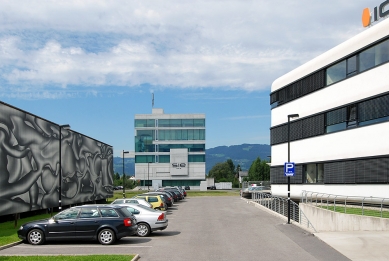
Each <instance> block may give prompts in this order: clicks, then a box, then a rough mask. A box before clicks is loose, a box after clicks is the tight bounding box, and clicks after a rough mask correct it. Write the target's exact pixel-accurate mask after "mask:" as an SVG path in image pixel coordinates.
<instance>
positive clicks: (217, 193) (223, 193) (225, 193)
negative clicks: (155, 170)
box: [108, 189, 240, 202]
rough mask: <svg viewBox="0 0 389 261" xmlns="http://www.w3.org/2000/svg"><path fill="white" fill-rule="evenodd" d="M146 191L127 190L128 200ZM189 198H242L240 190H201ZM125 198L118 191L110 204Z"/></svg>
mask: <svg viewBox="0 0 389 261" xmlns="http://www.w3.org/2000/svg"><path fill="white" fill-rule="evenodd" d="M145 192H147V191H145V190H136V191H133V190H126V198H132V197H134V196H136V195H138V194H142V193H145ZM186 194H187V197H188V198H190V197H202V196H240V194H239V190H238V189H236V190H207V191H199V190H187V191H186ZM118 198H123V191H119V190H116V191H115V192H114V194H113V198H109V199H108V202H112V201H114V200H115V199H118Z"/></svg>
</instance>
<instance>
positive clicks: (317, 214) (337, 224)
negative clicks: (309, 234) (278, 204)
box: [299, 203, 389, 232]
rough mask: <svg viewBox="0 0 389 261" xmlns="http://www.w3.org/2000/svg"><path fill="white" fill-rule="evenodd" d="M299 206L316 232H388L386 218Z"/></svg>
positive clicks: (305, 205) (306, 205) (304, 205)
mask: <svg viewBox="0 0 389 261" xmlns="http://www.w3.org/2000/svg"><path fill="white" fill-rule="evenodd" d="M299 206H300V209H301V210H302V211H303V212H304V214H305V216H306V217H307V218H308V220H309V221H310V222H311V223H312V224H313V226H314V228H315V229H316V231H317V232H324V231H388V230H389V219H387V218H377V217H367V216H360V215H350V214H342V213H337V212H333V211H330V210H326V209H321V208H318V207H315V206H312V205H310V204H304V203H300V204H299Z"/></svg>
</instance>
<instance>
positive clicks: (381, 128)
mask: <svg viewBox="0 0 389 261" xmlns="http://www.w3.org/2000/svg"><path fill="white" fill-rule="evenodd" d="M388 33H389V19H387V20H384V21H382V22H380V23H379V24H377V25H375V26H372V27H371V28H368V29H366V30H365V31H364V32H362V33H361V34H359V35H357V36H355V37H354V38H352V39H350V40H348V41H346V42H344V43H342V44H340V45H339V46H337V47H335V48H333V49H331V50H330V51H328V52H326V53H324V54H322V55H320V56H318V57H316V58H315V59H313V60H311V61H309V62H307V63H306V64H304V65H302V66H300V67H299V68H296V69H295V70H293V71H291V72H289V73H287V74H286V75H284V76H282V77H280V78H278V79H277V80H276V81H274V83H273V85H272V92H274V91H276V90H278V89H281V88H283V87H285V86H286V85H288V84H291V83H293V82H295V81H297V80H299V79H301V78H303V77H305V76H307V75H309V74H310V73H312V72H315V71H317V70H319V69H322V68H324V67H327V66H329V65H331V64H333V63H335V62H337V61H339V60H341V59H344V58H345V57H346V56H348V55H351V54H353V53H355V52H356V51H360V50H361V49H362V48H364V47H365V46H367V45H369V44H372V43H375V42H376V41H378V40H380V39H382V38H384V37H385V36H387V35H388ZM388 75H389V63H386V64H383V65H380V66H377V67H375V68H373V69H370V70H368V71H365V72H361V73H359V74H357V75H355V76H353V77H350V78H346V79H345V80H343V81H340V82H337V83H335V84H332V85H329V86H327V87H325V88H323V89H320V90H318V91H315V92H313V93H311V94H308V95H305V96H303V97H300V98H298V99H295V100H293V101H290V102H287V103H285V104H283V105H280V106H279V107H275V108H273V109H272V111H271V126H272V127H274V126H278V125H280V124H284V123H286V122H287V121H288V117H287V115H289V114H299V118H304V117H306V116H310V115H314V114H317V113H321V112H324V111H328V110H330V109H334V108H337V107H342V106H345V105H347V104H351V103H354V102H356V101H360V100H363V99H365V98H368V97H373V96H375V95H379V94H382V93H386V92H389V77H388ZM293 120H295V119H291V122H293ZM388 140H389V122H387V121H386V122H382V123H378V124H373V125H368V126H364V127H357V128H355V129H346V130H343V131H339V132H333V133H328V134H325V135H321V136H316V137H312V138H307V139H302V140H297V141H292V142H291V143H290V161H291V162H295V163H296V164H299V163H319V162H322V161H331V160H338V159H349V158H350V159H351V158H359V157H370V156H378V155H389V146H388ZM287 160H288V144H287V143H282V144H278V145H273V146H272V148H271V165H272V166H281V165H284V163H285V162H287ZM324 175H325V174H324ZM291 179H293V177H292V178H291ZM388 189H389V185H388V184H347V185H346V184H336V185H335V184H333V185H332V184H291V197H292V198H299V197H301V191H302V190H306V191H314V192H322V193H328V194H336V195H349V196H362V197H370V196H373V197H387V196H388V193H387V191H388ZM272 194H273V195H276V196H284V197H286V196H287V185H286V184H281V185H279V184H272Z"/></svg>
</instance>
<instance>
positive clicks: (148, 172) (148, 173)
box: [147, 162, 151, 191]
mask: <svg viewBox="0 0 389 261" xmlns="http://www.w3.org/2000/svg"><path fill="white" fill-rule="evenodd" d="M150 163H151V162H147V190H148V191H150V182H149V181H150Z"/></svg>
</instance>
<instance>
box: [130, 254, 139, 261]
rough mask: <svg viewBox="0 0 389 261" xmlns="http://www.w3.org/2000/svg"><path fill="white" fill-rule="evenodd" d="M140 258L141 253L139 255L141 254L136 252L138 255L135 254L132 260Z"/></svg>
mask: <svg viewBox="0 0 389 261" xmlns="http://www.w3.org/2000/svg"><path fill="white" fill-rule="evenodd" d="M139 258H140V255H139V254H136V255H135V256H134V258H133V259H132V260H131V261H137V260H138V259H139Z"/></svg>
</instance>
